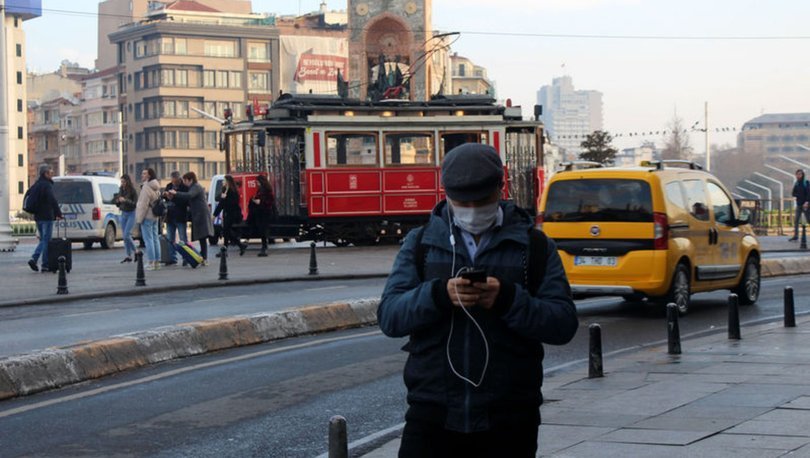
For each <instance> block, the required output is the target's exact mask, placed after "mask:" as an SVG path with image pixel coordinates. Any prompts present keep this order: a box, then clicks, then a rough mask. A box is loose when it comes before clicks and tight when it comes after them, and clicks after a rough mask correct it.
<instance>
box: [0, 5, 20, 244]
mask: <svg viewBox="0 0 810 458" xmlns="http://www.w3.org/2000/svg"><path fill="white" fill-rule="evenodd" d="M6 46H7V44H6V1H5V0H0V251H14V250H15V249H16V248H17V243H18V240H17V239H15V238H14V237H13V234H14V233H13V232H12V230H11V224H10V222H9V214H8V213H9V207H10V206H11V202H10V201H9V198H10V196H9V189H11V187H10V186H9V182H8V167H9V158H10V157H11V155H10V153H9V151H8V149H9V141H8V100H7V93H8V68H6V66H7V65H6V64H7V61H6Z"/></svg>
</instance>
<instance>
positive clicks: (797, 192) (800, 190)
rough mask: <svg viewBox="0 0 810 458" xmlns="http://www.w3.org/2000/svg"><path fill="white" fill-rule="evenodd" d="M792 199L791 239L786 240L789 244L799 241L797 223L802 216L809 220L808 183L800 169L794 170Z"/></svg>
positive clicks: (809, 188) (809, 198)
mask: <svg viewBox="0 0 810 458" xmlns="http://www.w3.org/2000/svg"><path fill="white" fill-rule="evenodd" d="M793 197H794V198H795V199H796V217H795V218H794V219H793V237H791V238H789V239H788V240H789V241H791V242H795V241H796V240H798V239H799V221H800V220H801V216H802V214H804V215H805V218H806V219H808V220H810V182H808V181H807V177H805V175H804V170H802V169H799V170H796V182H795V183H794V184H793Z"/></svg>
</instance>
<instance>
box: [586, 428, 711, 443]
mask: <svg viewBox="0 0 810 458" xmlns="http://www.w3.org/2000/svg"><path fill="white" fill-rule="evenodd" d="M712 434H714V433H713V432H708V431H674V430H666V429H636V428H622V429H617V430H615V431H612V432H609V433H607V434H605V435H603V436H599V440H600V441H604V442H626V443H631V444H657V445H688V444H691V443H693V442H697V441H699V440H701V439H703V438H704V437H709V436H711V435H712Z"/></svg>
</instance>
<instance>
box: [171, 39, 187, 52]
mask: <svg viewBox="0 0 810 458" xmlns="http://www.w3.org/2000/svg"><path fill="white" fill-rule="evenodd" d="M174 53H175V54H177V55H178V56H185V55H186V54H188V44H187V41H186V39H185V38H175V39H174Z"/></svg>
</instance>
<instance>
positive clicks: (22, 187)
mask: <svg viewBox="0 0 810 458" xmlns="http://www.w3.org/2000/svg"><path fill="white" fill-rule="evenodd" d="M17 194H25V182H23V181H18V182H17Z"/></svg>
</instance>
